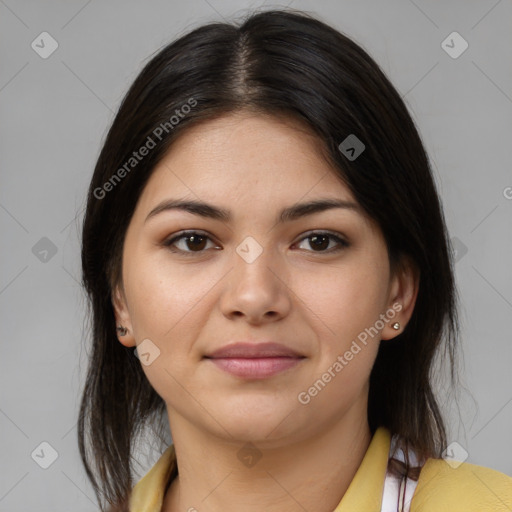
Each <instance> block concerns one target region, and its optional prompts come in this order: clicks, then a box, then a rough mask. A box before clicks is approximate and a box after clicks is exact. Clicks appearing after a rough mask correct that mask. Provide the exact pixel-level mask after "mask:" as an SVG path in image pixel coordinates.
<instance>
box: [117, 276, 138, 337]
mask: <svg viewBox="0 0 512 512" xmlns="http://www.w3.org/2000/svg"><path fill="white" fill-rule="evenodd" d="M112 305H113V306H114V314H115V318H116V327H118V326H122V327H126V329H127V333H126V334H125V335H124V336H121V334H120V333H119V332H118V331H117V330H116V334H117V338H118V340H119V342H120V343H121V344H122V345H124V346H125V347H134V346H135V337H134V335H133V326H132V322H131V319H130V313H129V311H128V307H127V305H126V297H125V295H124V290H123V289H122V287H119V286H116V287H115V288H114V291H113V292H112Z"/></svg>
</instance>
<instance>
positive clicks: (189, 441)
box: [112, 112, 418, 512]
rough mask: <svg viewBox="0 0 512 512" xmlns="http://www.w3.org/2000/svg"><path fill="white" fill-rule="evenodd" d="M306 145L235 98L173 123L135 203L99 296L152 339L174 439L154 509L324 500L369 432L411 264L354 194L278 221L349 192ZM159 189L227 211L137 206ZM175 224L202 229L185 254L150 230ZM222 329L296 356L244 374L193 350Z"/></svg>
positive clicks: (156, 376) (339, 487) (174, 228)
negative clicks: (174, 463)
mask: <svg viewBox="0 0 512 512" xmlns="http://www.w3.org/2000/svg"><path fill="white" fill-rule="evenodd" d="M318 147H319V146H318V141H317V139H316V138H315V137H314V136H313V135H312V134H311V133H310V132H308V131H307V129H306V128H304V127H303V126H301V125H300V124H298V123H297V122H296V121H292V120H290V119H284V118H279V119H278V118H275V117H269V116H263V115H261V114H250V113H247V112H239V113H237V114H230V115H228V116H224V117H221V118H219V119H216V120H213V121H207V122H205V123H202V124H199V125H196V126H195V127H192V128H191V129H189V130H187V131H186V132H184V134H183V135H181V137H180V138H178V139H177V141H176V142H175V143H174V145H173V146H172V147H171V149H170V151H169V152H168V154H167V155H166V157H165V158H164V159H163V160H162V161H161V163H160V164H159V165H158V166H157V167H156V168H155V169H154V172H153V174H152V176H151V177H150V179H149V181H148V183H147V185H146V187H145V189H144V191H143V193H142V195H141V197H140V199H139V201H138V203H137V205H136V209H135V212H134V215H133V217H132V220H131V222H130V225H129V227H128V231H127V235H126V240H125V245H124V249H123V268H122V283H120V286H118V287H117V288H116V289H115V290H114V293H113V295H112V300H113V304H114V307H115V313H116V321H117V324H118V325H123V326H125V327H127V328H128V334H127V335H126V336H122V337H119V341H120V342H121V343H122V344H124V345H125V346H127V347H134V346H135V345H136V344H137V345H138V344H139V343H141V342H142V341H143V340H145V339H149V340H151V343H152V344H154V345H151V346H152V347H153V346H156V347H158V349H159V350H160V354H159V356H158V357H156V359H154V361H153V362H152V363H151V364H150V365H148V366H146V365H143V369H144V372H145V373H146V375H147V378H148V379H149V381H150V383H151V385H152V386H153V387H154V388H155V390H156V391H157V393H158V394H159V395H160V396H161V397H162V398H163V399H164V401H165V403H166V406H167V413H168V418H169V424H170V428H171V432H172V436H173V441H174V443H175V446H176V453H177V459H178V467H179V472H180V474H179V477H178V478H177V479H176V480H175V481H174V482H173V484H172V485H171V486H170V488H169V490H168V491H167V493H166V496H165V501H164V508H163V510H164V511H165V512H175V511H178V510H180V511H185V510H189V508H191V507H195V509H197V511H199V512H202V511H221V510H222V511H223V512H226V511H228V512H229V511H231V510H244V511H247V512H251V511H255V512H256V511H261V510H266V511H269V512H273V511H280V512H282V511H303V510H304V508H305V509H307V510H315V511H317V512H331V511H332V510H333V509H334V508H335V507H336V505H337V504H338V502H339V501H340V500H341V498H342V497H343V494H344V493H345V491H346V489H347V488H348V486H349V484H350V482H351V480H352V478H353V476H354V474H355V472H356V471H357V469H358V467H359V465H360V463H361V460H362V459H363V457H364V455H365V452H366V450H367V448H368V445H369V443H370V440H371V434H370V429H369V426H368V421H367V400H368V387H369V375H370V371H371V368H372V366H373V363H374V361H375V357H376V355H377V350H378V346H379V343H380V342H381V339H382V340H390V339H391V338H393V337H394V336H396V335H397V334H398V333H399V332H400V331H396V330H394V329H393V328H392V327H391V324H392V323H393V322H396V321H398V322H400V324H401V329H403V328H404V327H405V325H406V324H407V321H408V320H409V318H410V316H411V314H412V311H413V308H414V302H415V300H416V295H417V286H418V279H417V276H416V274H415V272H414V271H413V270H412V267H409V266H403V268H402V270H401V271H400V273H398V274H397V275H391V273H390V268H389V262H388V254H387V249H386V245H385V241H384V238H383V236H382V233H381V231H380V230H379V228H378V227H377V225H376V224H375V223H374V222H373V221H372V220H371V219H369V218H368V217H367V216H365V214H363V212H362V210H360V211H359V212H358V211H354V210H349V209H339V208H336V209H330V210H326V211H323V212H320V213H315V214H312V215H308V216H305V217H302V218H299V219H297V220H294V221H291V222H286V223H284V224H278V223H277V222H276V219H277V216H278V214H279V213H280V212H281V210H282V209H283V208H285V207H288V206H291V205H293V204H295V203H299V202H301V203H302V202H306V201H310V200H314V199H324V198H330V199H343V200H347V201H352V202H354V203H355V202H356V201H355V199H354V197H353V195H352V194H351V193H350V191H349V189H348V188H347V187H346V185H344V184H343V183H342V182H341V180H340V179H339V178H338V177H337V176H336V175H335V173H334V171H333V170H332V169H331V168H330V167H329V165H328V164H327V163H326V162H325V160H324V159H323V158H322V156H321V154H320V152H319V149H318ZM169 198H173V199H193V200H200V201H205V202H207V203H210V204H213V205H216V206H218V207H222V208H225V209H229V210H230V211H231V214H232V217H233V218H232V220H231V221H230V222H227V221H222V220H214V219H207V218H202V217H200V216H197V215H193V214H191V213H189V212H185V211H180V210H168V211H165V212H162V213H159V214H157V215H154V216H153V217H151V218H150V219H149V220H147V221H146V222H145V219H146V217H147V216H148V214H149V212H150V211H151V210H152V209H153V208H154V207H155V206H156V205H157V204H159V203H160V202H161V201H163V200H166V199H169ZM182 230H198V231H200V232H201V234H203V235H207V236H208V237H209V238H207V239H206V240H205V241H203V242H201V243H200V244H199V249H198V248H197V247H198V245H197V242H196V245H194V244H193V243H191V240H190V239H186V238H182V239H181V240H178V241H176V242H175V243H174V248H175V249H176V250H178V249H181V250H182V251H185V252H186V254H185V255H182V254H178V253H173V252H172V251H171V248H170V247H166V246H165V245H164V242H165V241H166V240H169V239H170V238H172V237H173V236H175V235H176V234H179V232H180V231H182ZM326 230H328V231H331V232H334V233H335V234H336V233H337V234H339V235H338V236H340V238H342V239H344V240H345V241H347V242H348V243H349V244H350V245H349V246H348V247H343V246H341V245H339V242H337V240H336V239H335V238H332V237H331V238H327V239H326V240H325V243H324V244H323V245H322V244H320V245H321V248H320V249H316V247H317V246H318V242H317V245H316V246H315V245H314V244H313V243H312V240H311V238H307V236H312V234H313V233H311V232H314V233H316V234H318V231H320V232H325V231H326ZM248 236H250V237H252V238H253V239H254V240H256V241H257V243H258V244H259V246H261V248H262V249H263V252H262V253H261V254H260V255H259V256H258V257H257V258H256V259H255V260H254V261H253V262H251V263H248V262H247V261H246V260H245V259H244V258H242V257H241V256H240V255H239V254H238V253H237V251H236V249H237V247H238V246H239V245H240V244H241V243H242V242H243V241H244V239H245V238H246V237H248ZM336 248H340V250H339V251H337V252H333V251H334V249H336ZM252 250H253V249H252ZM393 304H395V305H396V304H400V305H401V310H400V311H399V312H396V315H394V318H393V319H392V321H389V322H387V323H385V325H384V327H383V329H379V334H378V335H375V336H374V337H369V341H368V343H367V344H366V345H363V344H361V343H359V345H360V347H361V350H360V351H359V352H358V353H357V354H356V355H354V357H353V358H352V359H351V360H350V361H349V362H348V364H346V366H344V367H343V369H342V371H339V372H337V373H335V377H333V378H332V379H331V380H330V382H329V383H328V384H327V385H326V386H325V387H324V388H323V389H322V390H321V391H320V392H318V393H317V394H316V396H314V397H312V398H311V400H310V401H309V403H307V404H303V403H300V402H299V400H298V398H297V397H298V395H299V393H301V392H304V391H307V390H308V389H309V388H310V387H311V386H312V385H313V384H314V383H315V381H317V380H318V379H319V377H320V376H321V375H322V374H323V373H325V372H326V371H327V370H328V369H329V368H330V367H331V368H332V366H333V364H334V362H335V361H337V358H338V356H340V355H342V356H343V354H344V353H345V352H346V351H347V350H348V349H349V348H350V346H351V343H352V342H353V340H355V339H357V336H358V334H360V333H361V332H362V331H364V329H365V328H369V327H371V326H374V325H375V323H376V321H377V320H378V319H379V315H381V314H385V313H386V311H387V310H388V309H389V308H392V306H393ZM234 341H250V342H261V341H275V342H278V343H282V344H284V345H286V346H287V347H291V348H293V349H295V350H298V351H299V352H300V353H301V354H302V355H303V356H305V357H304V359H302V360H301V362H300V363H299V364H298V365H297V366H295V367H294V368H291V369H289V370H286V371H284V372H282V373H280V374H277V375H274V376H272V377H269V378H266V379H260V380H251V379H243V378H240V377H235V376H233V375H231V374H229V373H226V372H223V371H222V370H220V369H219V368H217V367H216V366H215V365H213V364H212V363H211V361H209V360H207V359H204V356H205V354H207V353H209V352H211V351H212V350H215V349H218V348H220V347H222V346H224V345H226V344H228V343H231V342H234ZM382 342H383V343H392V341H382ZM246 443H251V446H253V447H254V448H252V449H253V450H257V453H258V455H261V458H260V459H259V460H258V462H257V463H256V464H255V465H254V466H252V467H248V466H246V465H244V464H243V463H242V462H241V460H240V459H239V457H238V456H237V455H238V454H239V450H240V449H241V448H242V447H243V446H244V445H245V444H246ZM255 453H256V452H255ZM303 507H304V508H303Z"/></svg>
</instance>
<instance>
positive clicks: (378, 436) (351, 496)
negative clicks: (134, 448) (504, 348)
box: [130, 427, 512, 512]
mask: <svg viewBox="0 0 512 512" xmlns="http://www.w3.org/2000/svg"><path fill="white" fill-rule="evenodd" d="M390 443H391V434H390V432H389V430H387V429H386V428H384V427H380V428H378V429H377V431H376V432H375V434H374V435H373V437H372V440H371V442H370V445H369V446H368V450H367V451H366V454H365V456H364V458H363V460H362V462H361V465H360V466H359V468H358V470H357V472H356V474H355V475H354V478H353V479H352V482H351V483H350V485H349V487H348V489H347V491H346V493H345V495H344V496H343V498H342V499H341V501H340V502H339V504H338V506H337V507H336V508H335V509H334V511H333V512H380V510H381V506H382V493H383V489H384V479H385V476H386V468H387V463H388V456H389V448H390ZM174 460H175V453H174V446H173V445H171V446H169V447H168V448H167V450H165V452H164V453H163V454H162V455H161V457H160V458H159V460H158V461H157V462H156V463H155V465H154V466H153V467H152V468H151V469H150V470H149V472H148V473H147V474H146V475H145V476H144V477H143V478H142V479H141V480H140V481H139V482H138V483H137V485H135V487H134V488H133V491H132V496H131V500H130V512H161V508H162V503H163V499H164V494H165V488H166V485H167V482H168V479H169V476H170V474H171V471H172V469H173V465H174ZM511 511H512V478H511V477H509V476H507V475H505V474H504V473H500V472H499V471H495V470H493V469H489V468H485V467H482V466H476V465H474V464H469V463H462V464H461V465H459V466H458V467H456V468H454V467H452V465H450V464H448V463H447V462H446V461H445V460H443V459H428V460H427V462H426V463H425V465H424V466H423V468H422V470H421V473H420V478H419V480H418V484H417V487H416V490H415V492H414V496H413V499H412V501H411V509H410V512H511Z"/></svg>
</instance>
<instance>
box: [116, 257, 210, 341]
mask: <svg viewBox="0 0 512 512" xmlns="http://www.w3.org/2000/svg"><path fill="white" fill-rule="evenodd" d="M126 276H127V279H126V290H127V294H128V296H129V297H131V299H132V300H131V301H130V306H131V307H130V314H131V318H132V323H133V326H134V330H135V335H136V337H137V339H139V338H140V339H142V337H149V338H150V339H154V340H155V342H156V343H158V344H159V345H162V346H164V345H165V346H174V344H173V343H172V341H173V340H180V341H183V343H182V345H183V344H186V341H187V338H189V339H193V335H194V333H195V332H196V331H198V330H199V328H200V319H199V318H198V313H199V311H200V310H201V308H202V307H204V306H203V305H202V304H204V303H206V302H207V295H208V292H209V291H211V289H212V287H214V285H215V284H216V283H217V282H218V280H219V278H218V277H215V275H214V273H212V272H204V271H201V272H199V271H198V270H197V267H195V268H194V265H180V266H178V265H176V264H171V263H170V261H169V258H167V259H166V255H165V254H164V251H162V252H161V253H160V252H159V253H157V254H154V255H153V256H149V257H148V256H146V257H144V258H143V257H139V258H133V259H132V260H131V261H130V263H129V264H127V268H126ZM184 333H188V336H187V335H185V336H184V335H183V334H184Z"/></svg>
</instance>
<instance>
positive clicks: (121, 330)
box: [116, 325, 128, 336]
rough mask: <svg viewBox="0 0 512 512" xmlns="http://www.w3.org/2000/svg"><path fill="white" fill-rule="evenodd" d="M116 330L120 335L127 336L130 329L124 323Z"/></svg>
mask: <svg viewBox="0 0 512 512" xmlns="http://www.w3.org/2000/svg"><path fill="white" fill-rule="evenodd" d="M116 330H117V332H118V333H119V335H120V336H126V333H127V332H128V329H127V328H126V327H123V326H122V325H118V326H117V329H116Z"/></svg>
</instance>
